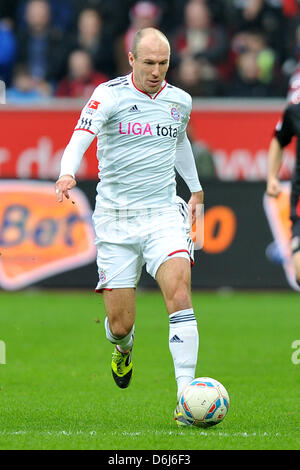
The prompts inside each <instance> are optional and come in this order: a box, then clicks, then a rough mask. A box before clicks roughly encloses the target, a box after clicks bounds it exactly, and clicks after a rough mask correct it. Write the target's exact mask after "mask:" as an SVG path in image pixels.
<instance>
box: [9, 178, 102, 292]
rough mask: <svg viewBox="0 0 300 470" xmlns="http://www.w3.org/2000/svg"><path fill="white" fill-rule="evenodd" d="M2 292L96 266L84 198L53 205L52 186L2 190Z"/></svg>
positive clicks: (22, 184) (19, 184)
mask: <svg viewBox="0 0 300 470" xmlns="http://www.w3.org/2000/svg"><path fill="white" fill-rule="evenodd" d="M0 254H1V256H0V286H1V287H3V288H5V289H9V290H14V289H19V288H22V287H25V286H27V285H30V284H32V283H33V282H37V281H39V280H42V279H44V278H46V277H49V276H51V275H54V274H58V273H60V272H64V271H68V270H71V269H74V268H76V267H78V266H82V265H85V264H88V263H90V262H92V261H94V260H95V257H96V248H95V246H94V231H93V228H92V223H91V208H90V205H89V202H88V200H87V199H86V197H85V195H84V193H83V192H82V191H80V190H79V189H78V188H74V189H73V190H72V199H69V200H66V199H65V200H64V202H62V203H58V202H57V197H56V194H55V191H54V183H52V182H38V181H17V180H6V181H2V182H1V184H0Z"/></svg>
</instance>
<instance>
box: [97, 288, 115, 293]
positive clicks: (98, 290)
mask: <svg viewBox="0 0 300 470" xmlns="http://www.w3.org/2000/svg"><path fill="white" fill-rule="evenodd" d="M104 290H108V291H112V289H108V288H107V287H103V289H95V293H96V294H102V292H103V291H104Z"/></svg>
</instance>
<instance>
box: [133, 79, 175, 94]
mask: <svg viewBox="0 0 300 470" xmlns="http://www.w3.org/2000/svg"><path fill="white" fill-rule="evenodd" d="M131 80H132V83H133V86H134V88H135V89H136V90H137V91H139V92H140V93H144V95H147V96H149V98H150V99H151V100H155V98H156V97H157V96H158V95H159V94H160V92H162V91H163V89H164V88H165V87H166V86H167V82H166V80H164V82H165V84H164V86H163V87H161V89H160V90H159V91H158V92H157V93H156V95H155V96H153V98H152V96H151V95H150V94H149V93H147V92H146V91H143V90H140V89H139V88H138V87H137V86H136V84H135V83H134V81H133V75H131Z"/></svg>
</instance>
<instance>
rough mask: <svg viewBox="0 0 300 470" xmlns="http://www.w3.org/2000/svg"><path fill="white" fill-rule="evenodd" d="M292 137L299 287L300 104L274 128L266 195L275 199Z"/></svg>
mask: <svg viewBox="0 0 300 470" xmlns="http://www.w3.org/2000/svg"><path fill="white" fill-rule="evenodd" d="M294 136H296V137H297V161H296V168H295V174H294V177H293V181H292V191H291V202H290V204H291V211H290V219H291V221H292V240H291V253H292V260H293V264H294V267H295V273H296V281H297V283H298V284H299V285H300V146H299V144H300V141H299V138H300V103H298V104H293V103H289V104H288V105H287V107H286V109H285V110H284V112H283V114H282V118H281V120H280V121H279V122H278V123H277V126H276V128H275V131H274V136H273V138H272V140H271V143H270V147H269V155H268V176H267V194H268V195H269V196H272V197H277V196H278V195H279V194H280V181H279V179H278V172H279V168H280V164H281V162H282V158H283V150H284V147H286V146H287V145H288V144H289V143H290V142H291V140H292V138H293V137H294Z"/></svg>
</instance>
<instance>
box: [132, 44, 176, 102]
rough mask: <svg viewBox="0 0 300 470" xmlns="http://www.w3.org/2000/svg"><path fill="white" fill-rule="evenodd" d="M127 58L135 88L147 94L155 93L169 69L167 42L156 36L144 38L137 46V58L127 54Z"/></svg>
mask: <svg viewBox="0 0 300 470" xmlns="http://www.w3.org/2000/svg"><path fill="white" fill-rule="evenodd" d="M128 58H129V63H130V65H131V67H132V69H133V79H134V83H135V85H136V87H137V88H139V90H141V91H144V92H146V93H149V94H153V93H157V92H158V91H159V90H160V88H161V84H162V82H163V80H164V79H165V76H166V73H167V71H168V68H169V62H170V50H169V46H168V44H167V42H166V41H164V40H162V39H160V38H158V37H156V36H145V37H143V38H142V39H141V41H140V43H139V45H138V48H137V57H134V56H133V54H132V53H131V52H129V55H128Z"/></svg>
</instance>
